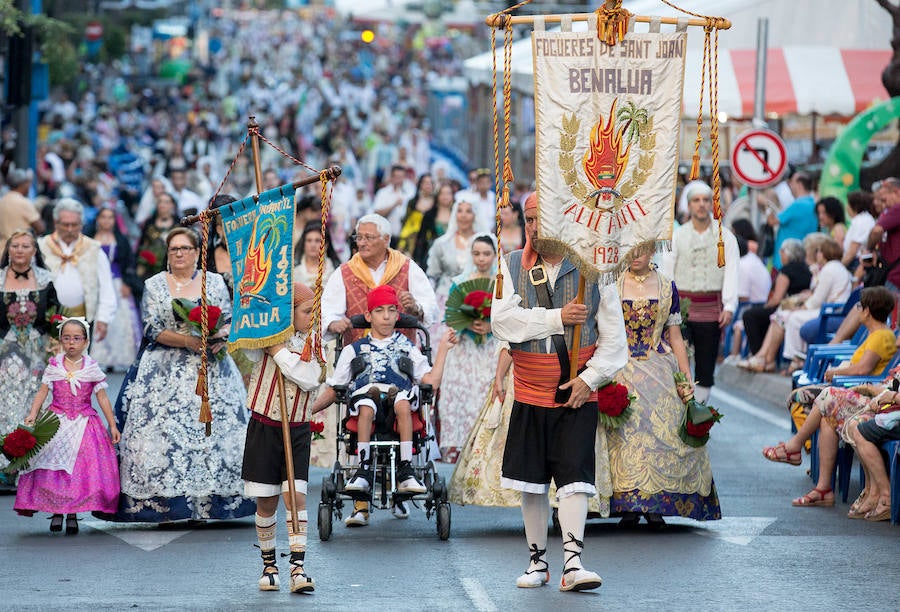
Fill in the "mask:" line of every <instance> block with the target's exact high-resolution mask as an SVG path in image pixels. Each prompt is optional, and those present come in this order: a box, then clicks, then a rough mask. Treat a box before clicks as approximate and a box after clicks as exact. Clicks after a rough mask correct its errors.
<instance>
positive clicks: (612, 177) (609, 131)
mask: <svg viewBox="0 0 900 612" xmlns="http://www.w3.org/2000/svg"><path fill="white" fill-rule="evenodd" d="M616 102H617V100H613V103H612V107H611V108H610V109H609V116H608V117H607V120H606V125H604V123H603V117H600V121H598V122H597V125H595V126H594V127H593V129H592V130H591V142H590V147H589V148H588V150H587V153H585V154H584V160H583V165H584V171H585V173H586V174H587V178H588V180H589V181H590V182H591V185H593V186H594V187H595V188H597V189H601V188H604V187H608V188H614V187H615V186H616V185H617V184H618V182H619V179H620V178H621V177H622V173H623V172H624V171H625V167H626V166H627V165H628V151H629V149H631V143H628V146H627V147H625V151H623V152H619V149H620V147H621V146H622V132H623V129H624V128H622V129H619V130H618V131H615V130H614V128H615V124H614V117H615V114H616Z"/></svg>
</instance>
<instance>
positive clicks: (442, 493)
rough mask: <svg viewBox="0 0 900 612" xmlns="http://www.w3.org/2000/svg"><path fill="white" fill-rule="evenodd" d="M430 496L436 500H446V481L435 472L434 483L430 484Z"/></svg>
mask: <svg viewBox="0 0 900 612" xmlns="http://www.w3.org/2000/svg"><path fill="white" fill-rule="evenodd" d="M431 495H432V498H433V499H434V500H435V501H437V502H446V501H447V481H446V480H444V477H443V476H438V475H437V474H435V476H434V483H433V484H432V486H431Z"/></svg>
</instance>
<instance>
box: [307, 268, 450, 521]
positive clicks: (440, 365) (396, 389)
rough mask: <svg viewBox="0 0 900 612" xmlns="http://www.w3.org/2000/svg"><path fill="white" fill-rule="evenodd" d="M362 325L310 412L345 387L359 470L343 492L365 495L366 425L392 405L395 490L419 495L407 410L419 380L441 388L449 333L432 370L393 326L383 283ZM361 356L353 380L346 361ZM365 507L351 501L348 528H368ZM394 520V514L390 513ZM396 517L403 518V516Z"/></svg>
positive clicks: (395, 309)
mask: <svg viewBox="0 0 900 612" xmlns="http://www.w3.org/2000/svg"><path fill="white" fill-rule="evenodd" d="M366 302H367V304H366V306H367V312H366V314H365V317H366V321H368V322H369V324H370V325H371V333H370V334H369V335H368V336H366V337H365V338H362V339H360V340H357V341H356V342H354V343H353V344H351V345H350V346H345V347H344V348H343V350H342V351H341V355H340V357H338V361H337V365H336V366H335V368H334V374H333V375H332V376H331V377H330V378H329V379H328V380H327V381H325V382H326V386H325V387H324V388H323V390H322V392H321V393H320V394H319V397H318V398H316V403H315V405H314V406H313V413H316V412H319V411H320V410H323V409H325V408H326V407H328V406H330V405H331V404H332V403H333V402H334V400H335V392H334V389H333V388H332V387H334V385H348V389H349V392H350V403H349V412H350V414H351V415H358V418H359V421H358V425H359V427H358V434H357V435H358V441H357V449H358V453H359V469H358V470H356V473H355V474H354V475H353V478H351V479H350V481H349V482H348V483H347V485H346V486H345V487H344V490H345V491H352V492H366V491H369V490H370V488H371V486H372V484H373V481H374V474H373V470H372V463H371V458H372V457H371V454H370V448H371V447H370V443H371V436H372V423H373V422H374V421H375V416H376V413H377V411H378V409H379V407H381V408H382V409H383V408H385V407H386V406H383V405H381V404H382V402H383V401H391V400H392V401H393V411H394V418H395V420H396V423H397V433H398V434H399V436H400V465H399V466H398V468H397V483H398V485H397V491H398V492H401V493H425V491H426V488H425V485H423V484H422V483H421V482H419V480H418V479H417V478H416V476H415V471H414V469H413V466H412V454H413V453H412V444H413V443H412V434H413V431H412V414H411V413H412V411H414V410H418V395H417V392H418V386H417V384H418V383H419V382H421V383H425V384H430V385H432V386H433V387H434V388H435V389H437V388H438V387H439V386H440V384H441V376H442V374H443V371H444V361H445V359H446V357H447V352H448V351H449V350H450V347H451V346H452V345H454V344H456V335H455V334H454V333H453V330H447V332H445V334H444V337H443V338H442V341H441V344H440V346H439V347H438V350H437V355H436V356H435V359H434V366H433V367H431V366H429V365H428V360H427V359H426V358H425V356H424V355H423V354H422V353H421V351H419V349H418V348H416V347H415V345H413V343H412V342H410V341H409V339H408V338H407V337H406V336H404V335H403V334H401V333H400V332H398V331H395V329H394V327H395V326H396V325H397V320H398V319H399V318H400V301H399V299H398V297H397V291H396V290H395V289H394V288H393V287H391V286H388V285H380V286H378V287H375V288H374V289H372V290H371V291H369V293H368V295H367V296H366ZM360 358H362V359H363V360H364V362H365V368H364V369H363V371H362V373H361V374H360V375H359V376H357V377H356V378H355V379H353V378H352V370H353V368H352V363H351V362H353V361H354V360H355V359H360ZM368 514H369V508H368V504H366V503H365V502H356V503H355V504H354V511H353V513H352V514H351V515H350V516H349V517H347V520H346V524H347V525H348V526H364V525H367V524H368ZM395 516H398V514H397V511H396V510H395ZM398 518H406V516H404V515H400V516H398Z"/></svg>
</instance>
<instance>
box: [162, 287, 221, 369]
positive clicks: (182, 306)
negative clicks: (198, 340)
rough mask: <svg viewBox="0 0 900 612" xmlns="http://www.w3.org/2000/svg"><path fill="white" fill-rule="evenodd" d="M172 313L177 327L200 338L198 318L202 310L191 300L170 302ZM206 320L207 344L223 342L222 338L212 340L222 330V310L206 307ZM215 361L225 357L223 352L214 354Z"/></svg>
mask: <svg viewBox="0 0 900 612" xmlns="http://www.w3.org/2000/svg"><path fill="white" fill-rule="evenodd" d="M172 311H173V312H174V313H175V320H176V321H177V322H178V323H179V325H181V326H183V327H185V328H187V330H188V331H189V332H190V333H191V334H192V335H194V336H200V334H201V333H202V331H203V330H202V329H201V326H200V322H201V321H200V318H201V316H202V315H203V309H202V308H201V307H200V306H198V305H197V304H196V303H195V302H193V301H192V300H189V299H187V298H177V299H174V300H172ZM206 318H207V327H208V329H207V336H206V337H207V342H209V343H216V342H224V341H225V340H224V339H223V338H212V336H215V335H216V334H217V333H218V332H219V330H220V329H221V328H222V326H223V324H224V321H223V320H222V309H221V308H219V307H218V306H213V305H212V304H207V306H206ZM215 355H216V358H217V359H223V358H224V357H225V351H219V352H218V353H216V354H215Z"/></svg>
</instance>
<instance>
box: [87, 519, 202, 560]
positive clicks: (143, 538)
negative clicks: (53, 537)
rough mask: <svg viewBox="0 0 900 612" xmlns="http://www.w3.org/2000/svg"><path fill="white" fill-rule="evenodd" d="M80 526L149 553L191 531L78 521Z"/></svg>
mask: <svg viewBox="0 0 900 612" xmlns="http://www.w3.org/2000/svg"><path fill="white" fill-rule="evenodd" d="M80 523H81V524H82V525H85V526H87V527H91V528H93V529H97V530H99V531H103V532H106V533H108V534H109V535H111V536H115V537H117V538H119V539H120V540H122V541H123V542H125V543H126V544H129V545H131V546H134V547H135V548H140V549H141V550H146V551H147V552H150V551H152V550H156V549H157V548H162V547H163V546H165V545H167V544H170V543H172V542H173V541H175V540H177V539H178V538H180V537H181V536H184V535H187V534H189V533H191V531H192V530H190V529H189V530H173V531H168V530H161V529H158V528H156V527H145V526H141V525H134V524H130V523H129V524H119V523H110V522H107V521H100V520H95V519H88V520H82V521H80Z"/></svg>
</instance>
